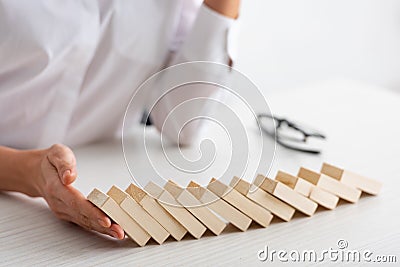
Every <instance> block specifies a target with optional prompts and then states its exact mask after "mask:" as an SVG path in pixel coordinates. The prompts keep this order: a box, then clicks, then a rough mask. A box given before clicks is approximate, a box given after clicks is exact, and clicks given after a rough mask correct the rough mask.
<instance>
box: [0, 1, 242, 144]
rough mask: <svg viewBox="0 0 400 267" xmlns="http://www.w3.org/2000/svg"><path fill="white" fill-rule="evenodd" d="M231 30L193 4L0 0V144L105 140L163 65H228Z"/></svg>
mask: <svg viewBox="0 0 400 267" xmlns="http://www.w3.org/2000/svg"><path fill="white" fill-rule="evenodd" d="M235 23H236V22H234V20H232V19H229V18H227V17H225V16H222V15H220V14H218V13H216V12H214V11H212V10H211V9H209V8H207V7H206V6H205V5H202V3H201V1H198V0H168V1H160V0H146V1H143V0H130V1H126V0H80V1H53V0H35V1H29V0H25V1H24V0H0V145H3V146H10V147H16V148H40V147H47V146H49V145H51V144H54V143H64V144H66V145H70V146H77V145H82V144H86V143H89V142H94V141H98V140H102V139H106V138H111V137H114V136H115V135H116V134H119V132H120V130H121V125H122V119H123V115H124V112H125V108H126V106H127V104H128V102H129V99H130V97H131V95H132V93H133V92H134V91H135V89H137V88H138V86H139V85H140V84H141V83H142V82H143V81H145V80H146V79H147V78H148V77H149V76H151V75H152V74H154V73H156V72H157V71H159V70H160V69H162V68H163V67H165V66H166V64H173V63H177V62H185V61H194V60H203V61H215V62H221V63H225V64H227V63H228V62H229V61H230V60H232V57H233V56H234V55H233V54H234V44H233V42H234V41H231V38H230V36H231V35H232V34H231V33H232V29H233V28H235V27H234V25H235ZM171 53H172V54H173V60H172V61H168V63H166V62H167V59H168V58H170V55H171ZM143 108H144V107H135V110H137V113H138V115H141V112H142V111H143ZM154 121H155V123H156V126H158V128H159V126H160V125H157V123H161V122H162V120H157V114H156V115H155V120H154ZM158 121H161V122H158Z"/></svg>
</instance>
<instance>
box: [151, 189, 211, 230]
mask: <svg viewBox="0 0 400 267" xmlns="http://www.w3.org/2000/svg"><path fill="white" fill-rule="evenodd" d="M145 191H146V192H148V193H149V194H150V195H152V196H157V195H158V197H157V202H158V203H159V204H160V205H161V206H162V207H163V208H164V209H165V210H167V211H168V212H169V214H171V215H172V217H174V218H175V219H176V220H177V221H178V222H179V223H180V224H181V225H182V226H183V227H185V228H186V230H187V231H188V232H189V233H190V234H191V235H192V236H193V237H195V238H200V237H201V236H202V235H203V234H204V232H205V231H206V230H207V228H206V227H205V226H204V225H203V224H202V223H201V222H199V221H198V220H197V219H196V217H194V216H193V215H192V214H191V213H190V212H189V211H188V210H187V209H185V208H184V207H182V205H181V204H179V203H178V201H177V200H176V199H175V198H174V197H173V196H172V195H171V194H170V193H169V192H168V191H166V190H164V189H162V188H161V187H159V186H158V185H156V184H155V183H152V182H150V183H149V184H148V185H146V187H145Z"/></svg>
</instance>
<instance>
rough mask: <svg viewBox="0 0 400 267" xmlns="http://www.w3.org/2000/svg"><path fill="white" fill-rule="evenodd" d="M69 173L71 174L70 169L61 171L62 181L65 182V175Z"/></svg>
mask: <svg viewBox="0 0 400 267" xmlns="http://www.w3.org/2000/svg"><path fill="white" fill-rule="evenodd" d="M70 174H71V171H70V170H66V171H65V172H64V173H63V176H62V180H63V183H65V180H66V178H67V175H70Z"/></svg>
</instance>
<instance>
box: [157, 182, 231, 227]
mask: <svg viewBox="0 0 400 267" xmlns="http://www.w3.org/2000/svg"><path fill="white" fill-rule="evenodd" d="M164 189H165V190H167V191H168V192H170V193H171V195H173V196H174V197H175V199H176V200H177V201H178V202H179V203H180V204H181V205H182V206H184V207H185V208H186V209H187V210H188V211H189V212H190V213H192V214H193V215H194V216H195V217H196V218H197V219H198V220H199V221H200V222H201V223H203V224H204V225H205V226H206V227H207V228H208V229H210V230H211V232H213V233H214V234H215V235H219V234H220V233H221V232H222V231H223V230H224V229H225V227H226V224H225V222H224V221H222V220H221V219H220V218H218V217H217V216H216V215H215V214H214V213H212V211H210V210H209V209H208V207H207V206H205V205H204V204H203V203H202V202H201V201H200V200H198V199H197V198H196V197H194V196H193V195H192V194H191V193H190V192H188V191H187V190H185V189H183V188H182V187H180V186H179V185H177V184H176V183H175V182H173V181H171V180H169V181H168V182H167V183H166V184H165V186H164Z"/></svg>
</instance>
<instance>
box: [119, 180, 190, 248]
mask: <svg viewBox="0 0 400 267" xmlns="http://www.w3.org/2000/svg"><path fill="white" fill-rule="evenodd" d="M125 192H126V193H128V194H129V195H130V196H131V197H132V198H133V199H135V200H136V202H138V203H139V205H141V206H142V207H143V209H144V210H146V211H147V212H148V213H149V214H150V215H151V216H152V217H153V218H154V219H156V220H157V221H158V222H159V223H160V224H161V225H162V226H163V227H164V228H165V230H167V231H168V232H169V233H170V234H171V236H172V237H173V238H175V239H176V240H178V241H179V240H181V239H182V238H183V237H184V236H185V234H186V233H187V231H186V229H185V227H183V226H182V225H181V224H180V223H179V222H178V221H177V220H175V218H174V217H172V216H171V214H169V213H168V212H167V211H166V210H165V209H164V208H163V207H162V206H161V205H160V204H159V203H158V202H157V201H156V200H155V199H154V198H152V197H151V196H149V195H147V193H146V192H145V191H144V190H142V189H141V188H139V187H137V186H136V185H134V184H131V185H129V187H128V188H127V189H126V190H125Z"/></svg>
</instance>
